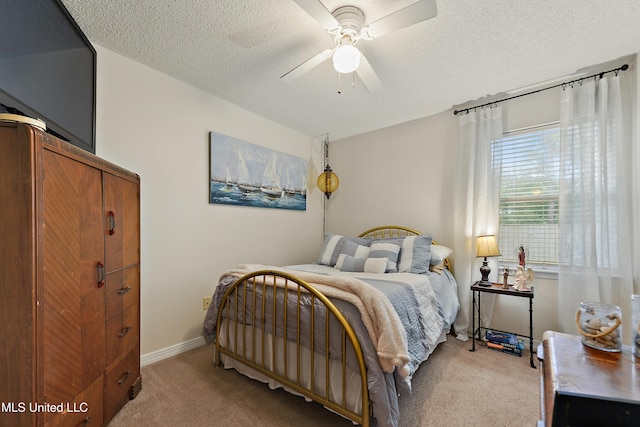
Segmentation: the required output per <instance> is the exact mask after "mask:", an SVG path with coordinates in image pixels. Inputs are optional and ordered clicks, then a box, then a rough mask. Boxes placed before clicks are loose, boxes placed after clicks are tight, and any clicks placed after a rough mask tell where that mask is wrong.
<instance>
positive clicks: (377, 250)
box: [369, 239, 400, 273]
mask: <svg viewBox="0 0 640 427" xmlns="http://www.w3.org/2000/svg"><path fill="white" fill-rule="evenodd" d="M390 240H391V239H381V240H374V241H373V243H371V246H370V250H369V258H387V269H386V272H387V273H395V272H397V271H398V255H399V254H400V245H398V244H396V243H394V242H392V241H390Z"/></svg>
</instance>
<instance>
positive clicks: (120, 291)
mask: <svg viewBox="0 0 640 427" xmlns="http://www.w3.org/2000/svg"><path fill="white" fill-rule="evenodd" d="M130 290H131V286H127V287H126V288H122V289H120V290H119V291H118V295H124V294H126V293H127V292H129V291H130Z"/></svg>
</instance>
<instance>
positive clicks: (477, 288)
mask: <svg viewBox="0 0 640 427" xmlns="http://www.w3.org/2000/svg"><path fill="white" fill-rule="evenodd" d="M481 283H482V282H475V283H474V284H473V285H471V292H472V297H473V311H474V313H472V315H471V330H472V331H473V337H472V341H471V342H472V344H471V350H469V351H476V339H477V340H478V341H480V340H482V330H483V329H486V328H484V327H482V317H481V314H480V313H481V307H482V305H481V301H480V294H481V293H482V292H488V293H491V294H500V295H511V296H515V297H521V298H529V337H528V338H529V364H530V365H531V367H532V368H533V369H536V365H534V363H533V297H534V293H533V287H532V288H531V289H530V290H528V291H518V290H516V289H513V285H509V288H508V289H504V288H503V287H502V283H491V285H489V286H487V285H484V284H481ZM476 294H477V304H476ZM476 313H477V317H478V328H477V329H476V323H475V321H476ZM491 329H492V330H494V331H497V332H504V333H511V334H514V335H519V336H525V335H521V334H516V333H514V332H508V331H499V330H497V329H493V328H491Z"/></svg>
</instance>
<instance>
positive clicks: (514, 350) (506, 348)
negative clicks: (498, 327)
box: [487, 340, 524, 357]
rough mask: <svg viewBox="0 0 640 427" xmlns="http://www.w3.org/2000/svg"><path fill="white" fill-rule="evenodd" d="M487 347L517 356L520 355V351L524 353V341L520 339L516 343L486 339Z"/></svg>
mask: <svg viewBox="0 0 640 427" xmlns="http://www.w3.org/2000/svg"><path fill="white" fill-rule="evenodd" d="M487 347H488V348H490V349H491V350H496V351H501V352H503V353H508V354H512V355H514V356H519V357H522V353H524V342H523V341H522V340H518V344H516V345H513V344H508V343H496V342H491V341H487Z"/></svg>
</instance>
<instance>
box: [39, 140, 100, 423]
mask: <svg viewBox="0 0 640 427" xmlns="http://www.w3.org/2000/svg"><path fill="white" fill-rule="evenodd" d="M42 156H43V158H42V163H43V169H44V173H43V176H44V181H43V186H42V188H43V195H42V197H43V204H42V206H43V219H44V221H43V224H44V225H43V232H44V238H43V242H44V274H43V276H44V327H43V333H44V340H43V341H44V366H43V371H44V392H45V398H46V402H47V403H48V404H51V405H59V404H62V405H65V408H66V407H67V406H66V405H72V406H71V408H73V405H74V404H77V405H79V404H81V403H82V402H84V403H85V406H84V407H83V408H77V409H78V411H77V412H72V411H69V412H67V413H63V414H58V413H57V412H46V413H45V423H49V425H59V424H65V425H72V424H73V425H75V424H76V423H78V424H79V423H80V422H81V421H82V420H85V419H91V422H92V425H93V424H96V425H101V424H102V417H103V395H102V393H103V389H104V384H103V381H104V380H103V373H104V364H105V341H104V337H105V288H104V267H103V265H104V258H103V257H104V217H103V213H102V212H103V211H102V172H101V171H100V170H97V169H95V168H92V167H89V166H87V165H85V164H83V163H81V162H78V161H75V160H72V159H70V158H67V157H65V156H62V155H59V154H56V153H53V152H50V151H48V150H43V153H42ZM71 408H68V409H71ZM82 409H84V410H86V412H83V411H82Z"/></svg>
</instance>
